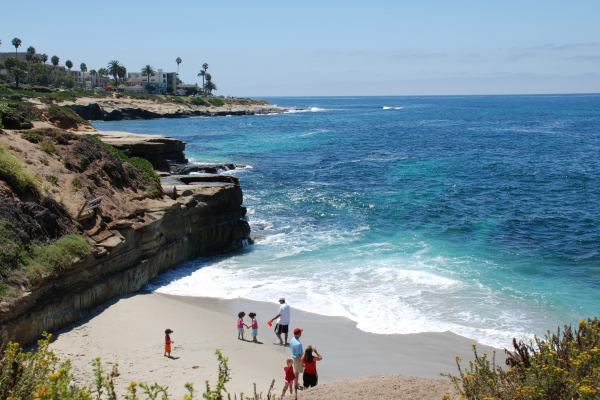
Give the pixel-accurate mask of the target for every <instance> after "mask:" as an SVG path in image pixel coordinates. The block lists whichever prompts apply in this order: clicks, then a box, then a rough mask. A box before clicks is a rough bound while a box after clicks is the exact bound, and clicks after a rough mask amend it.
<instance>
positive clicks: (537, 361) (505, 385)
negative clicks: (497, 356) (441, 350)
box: [442, 318, 600, 400]
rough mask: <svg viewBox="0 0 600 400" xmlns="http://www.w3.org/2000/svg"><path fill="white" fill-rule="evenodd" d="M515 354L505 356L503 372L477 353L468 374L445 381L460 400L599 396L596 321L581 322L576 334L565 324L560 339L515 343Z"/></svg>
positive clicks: (598, 327) (599, 350)
mask: <svg viewBox="0 0 600 400" xmlns="http://www.w3.org/2000/svg"><path fill="white" fill-rule="evenodd" d="M513 346H514V352H508V357H507V360H506V362H507V364H508V365H509V366H510V368H508V369H507V370H506V371H504V370H503V369H502V368H501V367H500V366H497V365H496V364H495V362H494V361H495V360H494V357H493V358H492V360H491V363H490V360H488V359H487V354H485V353H484V355H483V357H481V356H479V355H478V354H477V350H476V349H475V345H473V352H474V353H475V360H474V361H470V362H469V364H470V368H469V369H466V368H465V369H464V370H463V369H462V368H461V366H460V358H458V357H457V358H456V364H457V365H458V372H459V375H460V376H458V377H457V376H453V375H451V374H448V375H444V374H442V375H444V376H448V377H449V378H450V379H451V380H452V382H453V383H454V386H455V387H456V388H457V390H458V391H459V392H460V394H461V395H462V396H463V397H466V398H468V399H485V398H490V399H491V398H494V399H497V400H509V399H511V400H512V399H537V400H561V399H597V398H599V392H600V321H599V320H598V319H597V318H594V319H593V320H592V319H588V320H587V321H586V320H585V319H582V320H581V321H580V322H579V326H578V328H577V329H575V330H573V329H572V328H571V327H570V326H569V327H567V326H566V325H565V329H564V330H563V332H562V334H561V332H560V329H559V331H558V333H557V334H551V333H550V331H548V333H547V334H546V335H545V336H544V339H541V338H538V337H535V339H534V341H533V342H530V343H529V344H527V343H524V342H519V343H517V341H516V339H513Z"/></svg>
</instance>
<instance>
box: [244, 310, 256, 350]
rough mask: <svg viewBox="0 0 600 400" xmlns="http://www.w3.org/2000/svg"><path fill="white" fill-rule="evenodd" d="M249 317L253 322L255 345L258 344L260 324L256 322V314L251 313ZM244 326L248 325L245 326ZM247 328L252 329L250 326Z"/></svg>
mask: <svg viewBox="0 0 600 400" xmlns="http://www.w3.org/2000/svg"><path fill="white" fill-rule="evenodd" d="M248 316H249V317H250V319H251V320H252V341H253V342H254V343H257V342H258V340H257V339H256V337H257V336H258V322H257V321H256V313H255V312H251V313H250V314H248ZM244 325H246V324H244ZM246 328H248V329H250V326H249V325H246Z"/></svg>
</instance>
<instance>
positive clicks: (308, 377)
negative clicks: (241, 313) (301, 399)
mask: <svg viewBox="0 0 600 400" xmlns="http://www.w3.org/2000/svg"><path fill="white" fill-rule="evenodd" d="M279 304H280V306H279V311H278V313H277V315H276V316H274V317H273V318H271V319H270V320H269V322H268V325H269V326H271V325H272V324H273V321H275V320H277V323H276V325H275V334H276V335H277V338H278V339H279V343H274V344H279V345H280V346H288V332H289V325H290V322H291V318H290V306H289V304H287V303H286V302H285V298H284V297H282V298H280V299H279ZM303 331H304V330H303V329H300V328H296V329H294V337H293V338H292V340H291V341H290V343H289V346H290V350H291V353H292V354H291V357H290V358H288V359H287V360H286V366H285V367H284V368H283V369H284V371H285V378H284V382H285V384H284V386H283V392H282V393H281V397H283V396H285V393H286V392H287V390H288V389H289V391H290V393H293V389H296V390H303V389H304V388H309V387H313V386H317V383H318V381H319V376H318V375H317V361H320V360H322V359H323V357H321V355H320V354H319V353H318V352H317V348H316V347H314V346H311V345H309V346H308V347H307V348H306V351H304V349H303V348H302V343H301V342H300V337H301V336H302V332H303ZM281 335H284V338H285V341H284V340H283V338H282V337H281ZM313 353H314V354H313ZM300 374H303V386H300V385H299V383H298V381H299V378H300Z"/></svg>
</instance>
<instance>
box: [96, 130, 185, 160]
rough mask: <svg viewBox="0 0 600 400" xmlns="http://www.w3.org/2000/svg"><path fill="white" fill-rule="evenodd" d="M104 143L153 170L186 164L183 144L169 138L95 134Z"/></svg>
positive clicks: (110, 133) (105, 133) (127, 134)
mask: <svg viewBox="0 0 600 400" xmlns="http://www.w3.org/2000/svg"><path fill="white" fill-rule="evenodd" d="M97 136H98V137H99V138H100V139H101V140H102V141H103V142H105V143H107V144H109V145H111V146H113V147H115V148H117V149H119V150H121V151H123V152H124V153H125V154H127V155H128V156H129V157H141V158H145V159H146V160H148V161H150V162H151V163H152V166H154V168H155V169H159V170H168V168H169V165H170V164H173V163H187V161H188V160H187V159H186V158H185V154H184V150H185V142H184V141H182V140H178V139H173V138H172V137H169V136H160V135H143V134H135V133H129V132H116V131H106V132H97Z"/></svg>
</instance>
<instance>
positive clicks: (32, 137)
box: [21, 132, 42, 143]
mask: <svg viewBox="0 0 600 400" xmlns="http://www.w3.org/2000/svg"><path fill="white" fill-rule="evenodd" d="M21 137H22V138H23V139H25V140H27V141H29V142H31V143H39V142H41V141H42V138H41V137H40V135H38V134H37V133H36V132H26V133H21Z"/></svg>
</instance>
